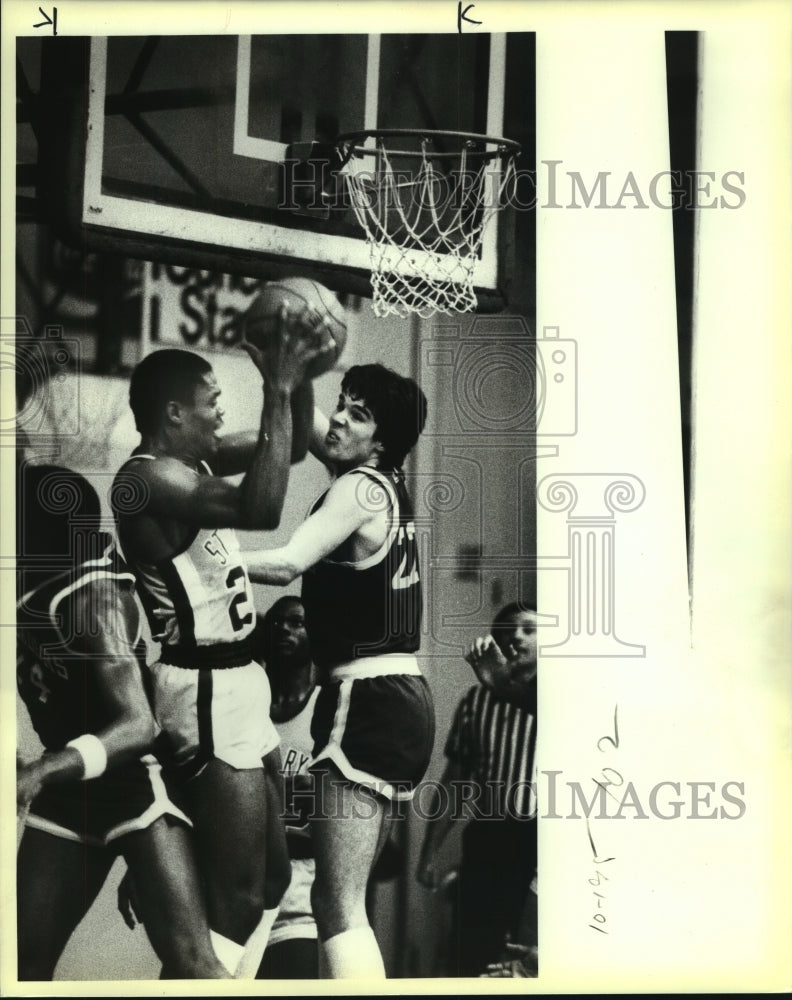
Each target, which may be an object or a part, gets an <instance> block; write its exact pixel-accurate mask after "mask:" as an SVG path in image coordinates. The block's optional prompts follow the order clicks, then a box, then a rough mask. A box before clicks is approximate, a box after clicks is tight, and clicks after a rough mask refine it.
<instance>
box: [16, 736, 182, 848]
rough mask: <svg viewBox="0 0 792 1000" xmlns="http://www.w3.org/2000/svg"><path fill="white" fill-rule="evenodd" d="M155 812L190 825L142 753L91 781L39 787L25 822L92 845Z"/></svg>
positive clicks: (141, 824) (145, 822)
mask: <svg viewBox="0 0 792 1000" xmlns="http://www.w3.org/2000/svg"><path fill="white" fill-rule="evenodd" d="M160 816H173V817H175V818H176V819H179V820H181V821H182V822H184V823H186V824H188V825H191V824H190V821H189V820H188V819H187V817H186V816H185V814H184V813H183V812H182V810H181V809H179V807H178V806H177V805H175V804H174V802H173V801H172V800H171V797H170V795H169V793H168V790H167V788H166V786H165V782H164V781H163V777H162V771H161V768H160V765H159V764H158V763H157V761H156V760H155V758H154V757H151V756H148V755H147V756H146V757H143V758H142V759H141V760H139V761H135V762H134V763H133V764H127V765H124V766H123V767H119V768H114V769H113V770H112V771H110V772H109V773H105V774H103V775H101V776H100V777H98V778H93V779H92V780H90V781H69V782H64V783H63V784H58V785H50V786H49V787H48V788H44V789H43V790H42V791H41V792H39V794H38V795H37V796H36V797H35V799H33V802H32V803H31V806H30V811H29V812H28V815H27V818H26V820H25V825H26V826H28V827H30V828H31V829H33V830H41V831H43V832H44V833H50V834H52V835H53V836H54V837H62V838H63V839H64V840H73V841H75V842H77V843H80V844H90V845H92V846H94V847H106V846H107V845H108V844H109V843H111V841H114V840H117V839H118V838H119V837H123V836H124V835H125V834H127V833H133V832H134V831H136V830H145V829H146V828H147V827H149V826H151V824H152V823H154V822H155V820H157V819H159V818H160Z"/></svg>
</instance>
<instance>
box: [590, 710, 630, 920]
mask: <svg viewBox="0 0 792 1000" xmlns="http://www.w3.org/2000/svg"><path fill="white" fill-rule="evenodd" d="M618 749H619V706H618V705H615V706H614V708H613V729H612V732H611V733H609V734H606V735H605V736H601V737H600V738H599V739H598V740H597V750H599V752H600V753H615V752H616V751H618ZM591 780H592V781H593V782H594V784H595V785H597V786H598V787H599V788H601V789H602V790H603V792H604V793H605V794H606V795H610V796H611V798H616V796H614V794H613V792H611V791H609V787H610V786H611V785H613V786H615V787H618V786H620V785H623V784H624V778H623V776H622V775H621V773H620V772H619V771H617V770H616V769H615V768H614V767H611V766H609V765H607V766H605V767H603V768H601V769H600V774H599V776H598V777H596V778H592V779H591ZM617 801H618V799H617ZM586 833H587V834H588V839H589V846H590V847H591V856H592V858H593V860H594V865H595V869H594V872H593V874H592V877H591V878H589V879H588V883H589V885H591V886H593V887H594V889H593V890H592V895H593V896H594V899H595V900H596V911H595V913H594V914H593V916H592V918H591V922H590V923H589V925H588V926H589V927H590V928H591V929H592V930H594V931H599V933H600V934H607V933H608V931H607V930H606V929H605V925H606V924H607V922H608V920H607V917H606V916H605V914H604V913H603V912H602V911H603V910H604V908H605V902H606V901H607V895H606V893H605V892H604V891H603V892H600V891H597V890H600V889H602V890H604V889H605V888H606V886H605V885H604V884H603V883H605V882H609V881H610V878H609V876H608V875H606V874H605V872H604V871H602V869H603V868H604V867H605V866H606V865H608V864H610V862H612V861H615V860H616V858H615V857H612V856H611V857H602V856H600V853H599V851H598V850H597V845H596V843H595V841H594V836H593V834H592V832H591V824H590V822H589V818H588V816H586Z"/></svg>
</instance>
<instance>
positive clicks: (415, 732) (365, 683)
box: [309, 673, 435, 800]
mask: <svg viewBox="0 0 792 1000" xmlns="http://www.w3.org/2000/svg"><path fill="white" fill-rule="evenodd" d="M434 734H435V722H434V707H433V705H432V696H431V693H430V691H429V685H428V684H427V683H426V680H425V678H424V677H422V676H420V674H412V673H410V674H408V673H405V674H399V673H393V674H388V675H386V676H381V677H366V678H354V679H347V680H341V681H331V682H330V683H328V684H325V685H324V686H323V687H322V689H321V691H320V692H319V697H318V698H317V700H316V707H315V709H314V715H313V720H312V721H311V736H312V737H313V740H314V748H313V760H312V761H311V764H310V765H309V769H310V770H321V767H320V766H319V765H320V764H321V762H323V761H324V762H326V761H332V763H333V764H335V765H336V767H337V768H338V769H339V771H340V772H341V773H342V774H343V775H344V777H345V778H348V779H349V780H350V781H352V782H354V783H355V784H359V785H363V786H365V787H367V788H371V789H373V790H374V791H376V792H378V793H379V794H380V795H383V796H385V798H388V799H394V800H399V799H409V798H412V796H413V794H414V792H415V787H416V785H417V784H418V783H419V782H420V781H421V779H422V778H423V776H424V774H425V773H426V769H427V768H428V766H429V760H430V758H431V755H432V747H433V745H434Z"/></svg>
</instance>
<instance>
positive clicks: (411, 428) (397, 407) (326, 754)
mask: <svg viewBox="0 0 792 1000" xmlns="http://www.w3.org/2000/svg"><path fill="white" fill-rule="evenodd" d="M425 420H426V399H425V397H424V395H423V393H422V392H421V390H420V389H419V387H418V386H417V385H416V383H415V382H414V381H413V380H412V379H408V378H403V377H402V376H400V375H398V374H397V373H396V372H393V371H390V370H389V369H387V368H385V367H384V366H382V365H363V366H355V367H353V368H351V369H350V370H349V371H348V372H347V374H346V375H345V377H344V379H343V382H342V384H341V394H340V396H339V400H338V406H337V409H336V411H335V413H334V414H333V416H332V418H331V419H330V421H329V422H328V420H327V418H325V417H323V416H322V415H321V414H317V415H316V418H315V423H314V439H313V443H312V451H313V452H314V454H315V455H317V457H319V458H320V459H321V460H322V461H323V462H324V463H325V464H326V465H327V466H328V468H329V469H330V470H331V472H333V473H334V475H335V480H334V482H333V484H332V485H331V486H330V488H329V489H328V490H327V492H326V493H325V494H324V495H323V496H322V497H321V498H320V499H319V501H317V503H316V504H315V505H314V507H313V510H312V511H311V513H310V515H309V517H308V518H307V520H306V521H305V522H304V523H303V524H302V525H301V526H300V527H299V528H298V529H297V530H296V531H295V533H294V535H293V536H292V538H291V540H290V541H289V542H288V543H287V544H286V545H285V546H283V547H282V548H279V549H275V550H272V551H269V552H256V553H248V556H249V560H248V567H249V571H250V573H251V578H252V579H254V580H260V581H262V582H265V583H271V584H283V585H285V584H288V583H290V582H291V581H292V580H293V579H295V578H296V577H297V576H299V575H300V574H302V576H303V591H302V600H303V604H304V606H305V613H306V627H307V630H308V634H309V636H310V637H311V650H312V653H313V657H314V662H315V663H316V665H317V666H318V668H319V670H320V672H321V673H320V683H322V690H321V692H320V695H319V698H318V700H317V703H316V709H315V711H314V717H313V723H312V736H313V738H314V748H313V761H312V763H311V771H312V773H313V774H314V775H315V776H316V781H317V798H318V801H317V806H316V808H315V810H314V813H315V814H314V817H313V818H312V835H313V839H314V848H315V851H316V881H315V883H314V890H313V896H312V898H313V908H314V915H315V917H316V922H317V925H318V927H319V937H320V943H321V947H320V975H321V976H323V977H327V978H351V977H379V978H382V977H384V968H383V964H382V957H381V955H380V952H379V948H378V945H377V942H376V939H375V937H374V934H373V932H372V930H371V927H370V925H369V922H368V917H367V914H366V908H365V898H366V886H367V883H368V880H369V876H370V873H371V870H372V868H373V866H374V863H375V861H376V859H377V856H378V854H379V852H380V850H381V849H382V846H383V845H384V843H385V841H386V839H387V834H388V830H389V822H390V817H391V812H392V804H393V802H394V801H397V800H399V799H406V798H409V797H410V796H411V795H412V794H413V790H414V788H415V785H416V784H417V783H418V782H419V781H420V780H421V778H422V777H423V775H424V773H425V771H426V767H427V766H428V763H429V757H430V755H431V750H432V743H433V739H434V712H433V708H432V703H431V697H430V694H429V689H428V686H427V684H426V682H425V680H424V678H423V677H422V676H421V674H420V670H419V668H418V663H417V659H416V657H415V653H416V651H417V650H418V647H419V639H420V618H421V582H420V576H419V570H418V558H417V544H416V539H415V524H414V520H413V513H412V505H411V503H410V499H409V497H408V495H407V491H406V489H405V485H404V476H403V474H402V472H401V468H400V467H401V464H402V462H403V461H404V458H405V457H406V455H407V453H408V452H409V451H410V449H411V448H412V447H413V445H414V444H415V442H416V441H417V439H418V435H419V434H420V432H421V430H422V429H423V426H424V423H425ZM362 798H363V799H365V802H363V804H361V799H362Z"/></svg>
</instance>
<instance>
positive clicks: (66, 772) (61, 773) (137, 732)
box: [17, 580, 155, 808]
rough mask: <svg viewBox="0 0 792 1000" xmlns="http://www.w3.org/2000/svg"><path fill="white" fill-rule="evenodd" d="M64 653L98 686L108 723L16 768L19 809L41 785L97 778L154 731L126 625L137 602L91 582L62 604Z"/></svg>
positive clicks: (131, 755) (130, 756) (136, 751)
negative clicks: (77, 659) (79, 663)
mask: <svg viewBox="0 0 792 1000" xmlns="http://www.w3.org/2000/svg"><path fill="white" fill-rule="evenodd" d="M64 614H65V618H64V621H65V622H66V623H67V625H66V626H65V628H64V631H65V632H66V633H67V635H68V643H67V648H68V651H69V655H71V656H74V657H78V656H79V657H80V658H81V659H82V660H83V665H84V669H85V670H89V671H91V673H92V675H93V678H94V679H95V681H96V684H97V687H98V689H99V691H100V694H101V698H102V702H103V708H104V710H105V717H106V718H107V720H108V722H107V724H106V725H105V726H103V728H102V729H100V730H98V731H97V732H95V733H84V734H82V735H81V736H78V737H77V738H76V739H73V740H71V741H70V742H69V743H68V744H67V745H66V747H64V748H63V749H62V750H58V751H55V752H49V753H46V754H44V755H43V756H42V757H40V758H39V759H38V760H36V761H33V762H32V763H30V764H26V765H23V766H21V767H20V768H18V770H17V805H18V807H20V808H24V807H25V806H26V805H27V804H28V803H29V802H30V801H31V800H32V799H33V798H34V797H35V795H37V794H38V792H39V791H40V790H41V788H42V787H43V786H44V785H49V784H53V783H58V782H63V781H73V780H76V779H90V778H97V777H99V776H100V775H101V774H103V773H104V772H105V771H106V770H107V769H108V768H112V767H115V766H117V765H119V764H124V763H126V762H127V761H131V760H134V759H135V758H137V757H139V756H140V754H141V753H143V752H145V751H146V749H147V748H148V747H149V746H150V745H151V743H152V741H153V739H154V736H155V724H154V718H153V716H152V714H151V709H150V707H149V703H148V700H147V698H146V693H145V690H144V688H143V678H142V676H141V672H140V665H139V663H138V662H137V659H136V658H135V655H134V637H133V635H132V629H133V628H134V627H135V623H136V622H137V616H138V612H137V606H136V605H135V602H134V599H133V598H132V596H131V595H130V594H127V593H123V592H122V591H121V590H120V589H119V588H118V586H117V585H116V584H115V583H114V582H112V581H109V580H102V581H98V582H94V583H92V584H90V585H88V586H86V587H85V588H83V589H82V590H81V591H79V592H78V593H76V594H74V595H73V596H72V597H71V598H70V599H69V602H68V606H64Z"/></svg>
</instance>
